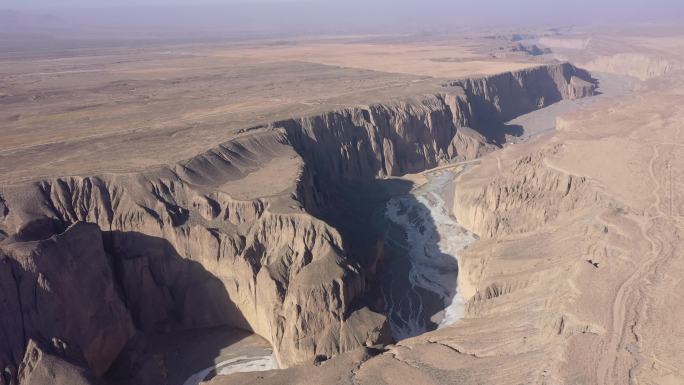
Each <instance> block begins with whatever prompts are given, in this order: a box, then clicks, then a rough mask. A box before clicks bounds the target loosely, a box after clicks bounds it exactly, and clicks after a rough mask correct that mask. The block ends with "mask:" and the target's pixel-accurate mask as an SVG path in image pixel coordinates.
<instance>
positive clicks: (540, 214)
mask: <svg viewBox="0 0 684 385" xmlns="http://www.w3.org/2000/svg"><path fill="white" fill-rule="evenodd" d="M683 126H684V29H681V28H678V27H663V26H660V27H658V26H653V25H642V26H640V28H628V27H624V28H622V27H610V28H608V27H601V28H599V27H591V28H589V27H572V28H559V29H551V30H525V31H511V30H505V31H497V30H491V31H477V32H472V33H471V34H466V35H460V36H453V35H448V36H440V35H432V36H427V35H426V36H394V35H392V36H375V35H374V36H368V35H364V36H336V37H326V38H316V39H313V38H309V39H305V38H301V39H283V40H254V41H230V42H218V41H212V42H205V43H199V42H197V43H192V44H190V43H188V44H170V43H169V44H162V43H156V44H149V45H142V46H128V45H127V43H126V42H121V44H120V45H117V46H111V45H110V46H108V47H107V48H93V47H92V45H91V46H89V48H82V49H78V48H73V47H72V48H68V49H67V48H64V49H60V48H58V47H55V48H53V49H49V50H41V51H31V50H29V49H27V50H24V51H21V50H20V51H12V52H0V261H1V262H2V263H0V304H3V311H2V313H1V314H0V370H1V371H2V373H3V374H1V375H0V384H1V385H15V384H19V385H25V384H64V385H66V384H97V383H104V384H110V385H114V384H119V385H128V384H147V383H155V384H160V385H161V384H169V385H176V384H177V385H181V384H194V383H197V382H199V381H204V380H206V381H207V383H210V384H214V385H219V384H221V385H222V384H313V383H315V384H336V383H340V384H343V383H344V384H347V383H349V384H363V385H376V384H616V385H617V384H658V385H674V384H684V369H682V368H684V323H682V322H681V320H682V318H684V307H682V306H681V303H682V300H683V299H684V298H683V296H684V280H683V279H682V277H684V256H682V252H681V249H682V242H683V241H682V238H683V237H684V223H683V222H682V216H683V215H684V193H682V191H684V163H683V162H684V153H682V151H683V150H682V149H683V148H684V136H683V135H684V133H682V132H681V131H682V127H683ZM435 181H436V182H435ZM431 186H436V187H434V188H433V187H431ZM416 245H419V246H420V247H418V249H419V250H417V249H416V247H415V246H416ZM419 259H420V261H418V260H419ZM419 262H420V263H419ZM436 275H439V277H438V278H435V276H436ZM388 282H389V283H391V284H388ZM217 327H220V328H222V329H216V328H217ZM231 328H235V329H240V330H235V329H231ZM269 345H270V346H271V349H269V348H268V346H269ZM178 351H187V359H185V358H184V357H185V356H184V355H183V354H181V355H178V354H176V352H178ZM238 367H239V368H241V369H238ZM212 368H213V369H212ZM231 368H232V369H231ZM251 370H258V371H251ZM193 374H194V376H192V375H193Z"/></svg>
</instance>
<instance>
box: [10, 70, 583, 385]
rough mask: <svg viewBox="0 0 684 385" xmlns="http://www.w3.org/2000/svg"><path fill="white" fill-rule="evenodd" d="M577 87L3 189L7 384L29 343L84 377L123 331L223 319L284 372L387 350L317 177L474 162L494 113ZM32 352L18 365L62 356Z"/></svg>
mask: <svg viewBox="0 0 684 385" xmlns="http://www.w3.org/2000/svg"><path fill="white" fill-rule="evenodd" d="M590 82H591V78H590V77H589V76H588V74H587V73H586V72H584V71H581V70H579V69H577V68H575V67H573V66H572V65H570V64H558V65H551V66H544V67H539V68H536V69H530V70H523V71H520V72H516V73H510V74H504V75H497V76H491V77H486V78H481V79H469V80H461V81H457V82H450V83H448V84H445V86H444V87H443V89H441V90H439V92H436V93H435V94H432V95H425V96H420V97H416V98H413V99H407V100H401V101H397V102H394V103H387V104H383V105H371V106H359V107H351V108H343V109H339V110H336V111H331V112H329V113H325V114H322V115H317V116H311V117H304V118H298V119H289V120H282V121H278V122H275V123H273V124H271V125H269V126H268V127H261V128H257V129H254V130H246V131H245V132H243V133H241V134H239V135H238V136H236V137H235V138H234V139H233V140H231V141H229V142H226V143H222V144H221V145H219V146H217V147H216V148H214V149H211V150H209V151H207V152H205V153H202V154H199V155H197V156H196V157H194V158H192V159H188V160H185V161H180V162H178V163H176V164H170V165H162V166H159V167H157V168H156V169H150V170H148V171H145V172H141V173H131V174H107V173H103V174H101V175H91V176H68V177H53V178H45V179H42V180H36V181H33V182H30V183H23V184H21V185H13V186H2V188H0V236H1V237H2V243H0V250H1V251H0V252H1V254H2V264H1V266H0V274H2V276H3V278H2V279H1V280H0V284H2V285H3V290H2V292H1V293H0V296H1V297H2V298H0V299H1V302H2V303H3V304H5V305H6V306H5V308H6V309H12V310H11V311H7V312H3V314H2V315H1V316H0V335H2V336H4V337H5V338H4V339H3V341H6V342H3V344H2V345H0V368H5V374H4V375H3V377H2V378H3V381H5V382H6V383H8V384H11V383H13V381H16V379H17V373H18V372H17V370H18V367H19V366H20V364H21V362H22V360H24V361H26V360H25V359H24V356H25V354H28V353H27V351H28V350H27V346H28V345H29V341H36V342H35V343H37V344H38V345H39V346H49V345H50V341H54V340H57V341H59V343H58V345H60V346H62V345H64V346H68V349H69V352H72V353H70V354H71V355H73V356H74V357H76V358H78V359H79V360H81V362H84V364H83V366H86V367H87V368H88V370H89V372H90V373H92V374H93V375H95V376H100V375H101V374H102V373H104V372H105V371H106V370H107V369H108V368H109V367H110V366H111V364H112V362H114V360H115V359H116V357H117V356H118V355H119V353H120V352H121V351H122V349H123V348H124V345H126V343H127V341H129V339H130V338H131V337H132V336H133V334H134V333H135V332H136V331H142V332H150V331H155V332H165V331H170V330H178V329H186V328H201V327H209V326H216V325H232V326H235V327H238V328H243V329H246V330H250V331H253V332H255V333H258V334H259V335H261V336H263V337H264V338H266V339H267V340H268V341H270V342H271V343H272V345H273V347H274V350H275V353H276V356H277V358H278V361H279V363H280V365H281V366H283V367H287V366H291V365H294V364H297V363H301V362H306V361H311V360H313V359H314V358H316V357H319V358H320V357H330V356H333V355H336V354H338V353H340V352H344V351H348V350H352V349H354V348H356V347H358V346H361V345H367V346H370V345H374V344H378V343H386V342H388V338H389V331H388V327H387V322H386V319H385V317H384V315H382V314H381V311H382V309H378V308H376V306H374V305H372V304H373V303H374V301H373V298H372V297H373V295H372V293H368V290H367V288H368V287H369V280H372V276H370V275H369V274H366V272H365V271H363V269H362V266H361V265H360V264H359V263H358V261H357V260H356V259H355V256H354V255H350V254H349V252H348V251H346V250H345V249H344V246H343V245H344V242H343V240H342V237H341V236H340V233H339V232H338V231H337V230H336V229H335V228H333V227H332V226H330V225H329V224H328V223H326V222H324V221H323V220H321V219H318V218H317V217H316V216H314V215H316V214H317V213H319V212H321V211H322V210H324V208H325V206H326V204H327V199H328V196H329V191H326V187H327V186H328V185H327V183H326V181H330V180H337V181H343V180H351V179H363V180H372V179H374V178H381V177H386V176H392V175H401V174H404V173H408V172H417V171H421V170H424V169H426V168H430V167H434V166H437V165H439V164H442V163H446V162H449V161H453V160H466V159H472V158H475V157H478V156H480V155H482V154H484V153H486V152H488V151H491V150H492V149H494V148H496V146H497V144H500V143H501V141H502V138H503V139H504V140H505V135H501V133H500V131H497V129H501V127H503V122H504V121H505V120H507V119H509V118H512V117H514V116H516V115H517V114H522V113H526V112H529V111H531V110H534V109H537V108H540V107H543V106H545V105H548V104H550V103H553V102H555V101H558V100H561V99H572V98H578V97H584V96H587V95H590V94H591V93H592V92H593V85H592V84H591V83H590ZM266 191H267V193H265V192H266ZM473 215H476V214H473ZM84 222H87V223H84ZM491 227H497V226H494V225H491ZM497 228H498V227H497ZM29 350H30V355H31V357H29V358H30V359H29V361H30V362H32V364H31V365H33V366H31V367H35V366H36V365H40V362H52V361H50V360H49V359H46V358H45V357H52V356H53V355H54V354H57V355H59V354H58V353H55V352H53V351H51V352H50V353H49V354H48V353H41V350H40V348H35V347H30V349H29ZM34 351H35V352H36V353H35V354H34V353H33V352H34ZM56 351H57V352H58V351H59V350H56ZM41 357H43V358H41ZM65 357H66V356H65ZM65 360H66V359H65ZM72 361H73V360H72ZM72 361H69V362H72ZM65 362H67V361H65ZM73 362H76V361H73ZM51 365H52V364H51ZM60 365H61V364H60ZM69 365H72V364H69ZM25 366H26V365H25ZM32 373H42V372H41V371H40V370H39V371H36V370H33V371H32ZM36 375H39V374H36ZM27 376H28V374H27V375H26V376H24V377H23V378H28V377H27ZM19 378H20V379H21V378H22V377H21V376H19ZM24 382H26V383H29V382H30V381H28V380H25V381H24Z"/></svg>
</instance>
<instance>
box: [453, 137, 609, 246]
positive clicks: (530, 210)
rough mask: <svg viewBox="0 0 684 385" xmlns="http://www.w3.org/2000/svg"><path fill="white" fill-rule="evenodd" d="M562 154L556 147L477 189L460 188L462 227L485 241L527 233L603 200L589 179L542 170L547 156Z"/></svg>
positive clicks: (456, 212)
mask: <svg viewBox="0 0 684 385" xmlns="http://www.w3.org/2000/svg"><path fill="white" fill-rule="evenodd" d="M559 151H562V147H561V146H554V147H552V148H549V149H547V150H545V151H542V152H539V153H535V154H528V155H526V156H523V157H521V158H520V159H519V160H517V161H516V163H515V165H514V167H512V168H511V170H510V171H509V172H508V173H506V174H505V175H503V176H502V177H500V178H496V179H493V180H491V181H490V182H489V183H487V184H486V185H484V186H478V188H477V189H469V188H468V187H469V186H468V184H466V185H465V186H460V185H459V187H458V199H455V200H454V207H453V212H454V215H456V217H457V218H458V219H459V223H461V224H463V225H464V226H465V227H467V228H469V229H471V230H472V231H474V232H475V233H476V234H478V235H480V236H484V237H495V236H499V235H510V234H514V233H524V232H529V231H533V230H537V229H539V228H541V227H542V226H544V225H545V224H546V223H548V222H550V221H552V220H553V219H555V218H556V217H558V215H559V214H561V213H564V212H567V211H571V210H573V209H576V208H579V207H586V206H588V205H589V204H590V203H594V202H598V201H600V200H601V199H602V197H601V196H600V195H599V194H598V193H597V192H596V190H593V189H591V188H588V183H589V182H588V181H587V179H586V178H584V177H581V176H575V175H569V174H567V173H564V172H562V171H559V170H554V169H551V168H548V167H545V166H544V161H543V160H544V157H545V156H549V155H550V154H555V153H557V152H559Z"/></svg>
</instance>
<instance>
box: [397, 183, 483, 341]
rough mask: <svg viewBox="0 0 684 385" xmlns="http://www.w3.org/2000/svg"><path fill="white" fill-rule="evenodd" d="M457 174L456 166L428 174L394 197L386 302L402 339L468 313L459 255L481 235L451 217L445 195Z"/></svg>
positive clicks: (440, 325) (398, 334)
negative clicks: (460, 288)
mask: <svg viewBox="0 0 684 385" xmlns="http://www.w3.org/2000/svg"><path fill="white" fill-rule="evenodd" d="M455 176H456V174H455V172H453V171H451V170H440V171H434V172H431V173H428V174H427V178H428V182H427V183H426V184H425V185H423V186H421V187H420V188H418V189H416V190H415V191H413V192H412V193H410V194H408V195H404V196H400V197H395V198H392V199H391V200H390V201H389V202H388V203H387V205H386V207H385V213H384V215H385V218H386V219H388V220H389V221H391V222H392V224H394V225H395V226H394V227H395V228H394V229H393V230H388V231H387V232H386V235H385V243H386V246H387V248H388V249H391V250H392V251H391V252H390V253H389V256H388V259H389V260H388V261H386V265H387V266H388V267H389V270H393V271H391V272H390V274H389V279H390V282H389V287H386V289H385V301H386V304H387V314H388V316H389V319H390V326H391V329H392V334H393V336H394V338H395V339H397V340H399V339H403V338H407V337H411V336H415V335H418V334H422V333H425V332H426V331H429V330H433V329H435V328H440V327H443V326H446V325H451V324H453V323H454V322H456V321H457V320H458V319H460V318H461V317H462V316H463V305H464V302H463V298H462V297H461V295H460V294H459V292H458V281H457V277H458V254H459V252H460V251H461V250H463V249H464V248H466V247H467V246H468V245H469V244H470V243H472V242H473V241H474V240H475V238H474V236H473V235H472V234H471V233H469V232H468V231H467V230H465V229H464V228H463V227H461V226H460V225H459V224H458V222H457V221H456V219H455V218H454V217H453V216H451V214H450V208H449V207H446V206H447V204H446V202H445V200H444V198H443V197H444V196H445V195H446V194H445V193H446V189H447V188H451V187H452V185H451V182H452V181H453V179H454V178H455ZM397 230H399V231H397Z"/></svg>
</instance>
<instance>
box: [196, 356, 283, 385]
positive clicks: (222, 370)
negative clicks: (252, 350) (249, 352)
mask: <svg viewBox="0 0 684 385" xmlns="http://www.w3.org/2000/svg"><path fill="white" fill-rule="evenodd" d="M272 369H278V363H277V362H276V359H275V357H274V356H273V354H269V355H261V356H259V355H256V356H240V357H234V358H231V359H228V360H225V361H221V362H219V363H217V364H216V365H214V366H210V367H208V368H205V369H203V370H200V371H199V372H197V373H195V374H193V375H192V376H190V377H189V378H188V379H187V380H186V381H185V382H184V383H183V385H199V383H200V382H202V381H206V380H209V379H211V378H213V377H215V376H218V375H226V374H231V373H240V372H261V371H265V370H272Z"/></svg>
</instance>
